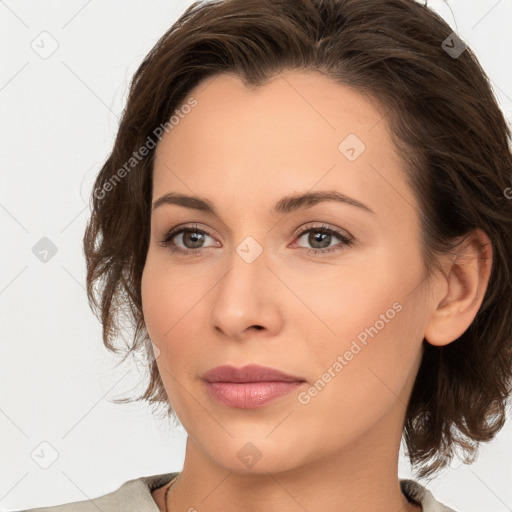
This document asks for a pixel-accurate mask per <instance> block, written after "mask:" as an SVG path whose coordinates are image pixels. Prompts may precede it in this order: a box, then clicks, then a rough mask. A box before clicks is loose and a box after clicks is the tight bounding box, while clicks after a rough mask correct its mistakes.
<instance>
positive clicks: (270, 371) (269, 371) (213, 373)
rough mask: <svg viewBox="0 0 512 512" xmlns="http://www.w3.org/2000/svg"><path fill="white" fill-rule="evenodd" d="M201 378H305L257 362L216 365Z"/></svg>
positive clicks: (225, 379) (264, 379)
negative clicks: (236, 366) (240, 365)
mask: <svg viewBox="0 0 512 512" xmlns="http://www.w3.org/2000/svg"><path fill="white" fill-rule="evenodd" d="M202 378H203V379H204V380H206V381H208V382H274V381H281V382H296V381H300V382H304V381H305V379H303V378H302V377H297V376H295V375H289V374H287V373H284V372H281V371H279V370H275V369H274V368H268V367H266V366H259V365H257V364H250V365H247V366H243V367H242V368H235V367H234V366H229V365H224V366H216V367H215V368H212V369H211V370H208V371H207V372H206V373H204V374H203V376H202Z"/></svg>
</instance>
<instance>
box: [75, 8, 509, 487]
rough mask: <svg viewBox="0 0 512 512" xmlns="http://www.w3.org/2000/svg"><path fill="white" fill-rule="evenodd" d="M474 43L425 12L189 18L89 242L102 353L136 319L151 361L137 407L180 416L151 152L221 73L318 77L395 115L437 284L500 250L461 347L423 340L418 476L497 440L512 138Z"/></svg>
mask: <svg viewBox="0 0 512 512" xmlns="http://www.w3.org/2000/svg"><path fill="white" fill-rule="evenodd" d="M447 41H448V43H447ZM461 45H462V42H461V40H460V39H458V38H457V36H456V35H455V34H453V33H452V29H451V28H450V27H449V25H448V24H447V23H446V22H445V21H444V20H443V19H442V18H440V17H439V16H438V15H437V14H435V13H434V12H433V11H432V10H430V9H429V8H428V6H426V5H422V4H420V3H418V2H416V1H414V0H221V1H209V2H205V1H199V2H195V3H194V4H192V5H191V6H189V7H188V8H187V10H186V11H185V12H184V13H183V14H182V16H181V17H180V18H179V19H178V21H177V22H176V23H174V24H173V25H172V26H171V28H169V30H168V31H167V32H166V33H165V34H164V35H163V36H162V37H161V38H160V39H159V40H158V41H157V43H156V44H155V46H154V47H153V48H152V49H151V51H150V52H149V53H148V55H147V56H146V57H145V58H144V60H143V62H142V64H141V65H140V67H139V68H138V69H137V71H136V72H135V75H134V76H133V79H132V82H131V84H130V90H129V95H128V99H127V103H126V107H125V109H124V111H123V114H122V118H121V121H120V124H119V128H118V132H117V136H116V139H115V142H114V145H113V149H112V152H111V154H110V155H109V156H108V158H107V160H106V161H105V163H104V165H103V166H102V168H101V170H100V172H99V174H98V175H97V178H96V181H95V184H94V191H93V193H92V195H91V201H90V205H91V215H90V219H89V221H88V223H87V227H86V231H85V234H84V239H83V247H84V252H85V256H86V264H87V276H86V281H87V294H88V299H89V304H90V306H91V308H92V310H93V311H94V313H95V314H96V315H97V317H98V318H99V320H100V321H101V323H102V326H103V342H104V344H105V346H106V347H107V348H108V349H109V350H112V351H114V352H119V351H120V349H119V347H118V346H117V345H116V340H117V339H118V337H119V334H120V333H121V330H122V322H121V317H122V315H123V314H125V315H126V316H127V318H128V319H129V320H130V322H131V327H132V330H133V333H132V339H131V341H130V343H129V346H128V350H127V351H126V353H125V358H126V357H127V356H128V355H129V354H130V353H133V354H138V357H142V358H143V361H144V365H145V367H147V370H148V373H149V382H148V384H147V387H146V389H145V391H144V393H143V394H141V395H140V396H139V397H137V398H135V399H134V400H144V401H147V402H148V403H150V404H153V405H158V404H159V405H162V404H163V405H166V411H167V413H168V414H169V415H172V414H173V410H172V407H171V405H170V402H169V400H168V397H167V394H166V392H165V389H164V386H163V383H162V380H161V378H160V374H159V371H158V367H157V364H156V361H155V358H154V355H153V349H152V344H151V341H150V340H149V337H148V334H147V331H146V329H145V324H144V316H143V312H142V301H141V278H142V271H143V268H144V264H145V259H146V254H147V250H148V243H149V232H150V228H149V226H150V224H149V221H150V213H151V194H152V166H153V156H154V145H155V144H154V143H153V145H152V146H153V147H151V146H150V144H149V143H148V141H149V140H150V139H151V140H152V137H154V135H155V133H156V132H157V131H158V127H160V132H159V133H162V127H164V128H165V127H168V126H169V120H170V119H171V116H172V115H173V114H175V113H176V112H177V111H178V108H179V107H180V106H181V105H182V104H183V103H184V101H185V100H186V98H187V95H188V94H189V93H190V91H191V90H192V89H193V88H195V87H196V86H197V85H198V84H199V83H200V82H201V81H202V80H204V79H205V78H207V77H209V76H212V75H215V74H219V73H231V74H236V75H237V76H238V77H239V78H240V79H241V80H242V81H243V83H244V84H246V85H247V86H251V87H258V86H261V85H263V84H265V83H266V82H267V81H268V80H269V79H271V78H272V77H273V76H275V75H276V74H278V73H279V72H280V71H282V70H285V69H296V70H315V71H319V72H320V73H322V74H323V75H325V76H327V77H329V78H331V79H333V80H335V81H336V82H337V83H340V84H343V85H345V86H349V87H352V88H354V89H355V90H357V91H359V92H360V93H362V94H364V95H365V96H366V97H367V98H369V99H370V100H372V101H374V102H375V103H376V104H377V105H379V106H381V107H382V108H383V111H384V112H385V118H386V120H387V122H388V123H389V126H390V129H391V132H392V138H393V143H394V144H395V146H396V148H397V151H398V154H399V155H401V157H402V159H403V161H404V163H405V168H406V175H407V176H406V178H407V180H408V183H409V184H410V186H411V190H413V193H414V194H415V197H416V198H417V200H418V204H419V205H420V212H419V213H420V218H421V235H422V255H423V260H424V263H425V268H426V269H427V270H428V272H429V273H430V272H432V271H433V270H434V269H436V268H438V259H437V256H439V255H440V254H443V253H447V252H449V251H451V250H453V248H454V241H455V240H456V239H457V238H459V237H461V236H464V235H467V234H469V233H470V232H471V231H472V230H473V229H474V228H481V229H482V230H483V231H484V232H485V233H486V234H487V235H488V237H489V238H490V240H491V243H492V253H493V265H492V271H491V276H490V282H489V285H488V287H487V290H486V293H485V296H484V299H483V303H482V305H481V307H480V309H479V311H478V313H477V315H476V317H475V319H474V320H473V322H472V323H471V325H470V326H469V328H468V329H467V330H466V331H465V332H464V333H463V334H462V335H461V336H460V338H458V339H457V340H455V341H454V342H452V343H450V344H448V345H446V346H441V347H437V346H432V345H430V344H429V343H427V342H426V340H424V342H423V343H424V354H423V359H422V362H421V365H420V368H419V371H418V374H417V377H416V381H415V384H414V387H413V390H412V394H411V397H410V401H409V404H408V407H407V411H406V416H405V422H404V431H403V440H404V441H405V445H406V449H407V455H408V457H409V459H410V461H411V464H412V465H413V467H416V469H417V474H418V476H420V477H427V476H430V475H433V474H434V473H435V472H437V471H438V470H439V469H441V468H442V467H444V466H445V465H446V464H447V462H448V461H449V460H450V458H451V457H452V456H453V454H454V453H455V452H454V450H455V449H456V448H457V447H459V448H461V449H462V451H463V452H464V454H465V456H466V460H467V461H469V459H470V457H471V456H474V455H475V454H476V450H477V447H478V443H479V442H482V441H489V440H491V439H492V438H493V437H494V436H495V435H496V433H497V432H498V431H499V430H500V429H501V427H502V426H503V424H504V422H505V418H506V408H507V398H508V397H509V396H510V394H511V381H512V377H511V375H512V333H511V325H512V293H511V291H512V236H511V235H512V229H511V223H512V199H511V198H512V182H511V169H512V154H511V146H510V141H511V134H510V129H509V127H508V126H507V123H506V121H505V118H504V116H503V114H502V112H501V110H500V108H499V106H498V104H497V102H496V99H495V97H494V95H493V92H492V87H491V84H490V81H489V79H488V77H487V75H486V74H485V72H484V71H483V70H482V68H481V66H480V64H479V62H478V60H477V58H476V57H475V55H474V53H473V52H472V51H471V49H470V48H469V47H467V48H465V49H463V51H462V53H460V55H454V54H453V52H451V53H450V52H449V48H453V47H456V48H459V49H461ZM462 48H464V46H462ZM144 147H145V148H146V150H145V151H143V149H142V148H144ZM141 154H143V156H141ZM127 163H129V165H128V166H127ZM119 401H120V402H124V401H133V400H132V399H123V400H119Z"/></svg>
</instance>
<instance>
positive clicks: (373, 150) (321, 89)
mask: <svg viewBox="0 0 512 512" xmlns="http://www.w3.org/2000/svg"><path fill="white" fill-rule="evenodd" d="M188 98H194V99H195V100H196V102H197V104H196V106H195V107H193V108H192V109H190V110H189V112H188V113H187V114H186V115H182V116H181V118H180V121H179V123H177V124H176V125H174V126H173V128H172V129H171V130H170V131H169V133H167V134H165V135H164V137H163V138H162V140H161V142H159V144H158V146H157V149H156V155H155V164H154V176H153V178H154V181H153V190H154V192H153V196H154V198H155V197H157V196H158V195H159V194H164V193H166V192H168V191H169V190H171V189H172V190H179V191H181V192H183V193H187V194H191V193H192V194H194V193H195V194H197V195H201V196H203V197H211V198H212V200H213V201H214V202H217V201H216V198H218V200H219V202H220V201H225V200H229V199H233V197H236V196H240V195H245V196H246V200H247V202H246V204H250V203H251V201H256V199H255V198H258V200H259V201H261V200H262V199H265V200H268V201H269V203H270V201H271V199H277V198H278V197H280V196H281V195H284V194H285V193H289V192H290V191H291V190H295V191H305V190H310V189H312V188H315V189H321V188H325V189H327V188H338V189H339V190H340V191H342V192H343V193H346V194H348V195H352V196H353V197H356V198H358V199H363V198H367V201H365V202H367V203H368V202H371V200H372V199H373V200H379V201H380V202H381V203H382V204H381V207H382V208H385V207H386V206H393V204H395V205H396V203H397V197H398V196H401V198H402V199H401V200H402V201H404V200H405V202H406V203H407V202H408V203H409V205H410V204H412V203H413V199H412V196H411V192H410V190H409V189H408V186H407V184H406V181H405V179H404V174H403V169H402V167H403V163H402V160H401V159H400V157H399V155H398V154H397V153H396V150H395V147H394V145H393V144H392V142H391V137H390V131H389V126H388V123H387V120H386V118H385V113H384V112H385V110H384V109H383V108H382V107H380V106H379V105H378V104H377V103H376V102H374V101H370V100H369V99H368V98H366V97H364V96H363V95H362V94H360V93H358V92H357V91H355V90H353V89H351V88H349V87H347V86H345V85H341V84H338V83H336V82H334V81H333V80H331V79H330V78H328V77H325V76H324V75H321V74H320V73H318V72H313V71H308V72H306V71H288V72H286V73H285V72H283V73H281V74H279V75H277V76H276V77H274V78H273V79H272V80H271V81H269V82H268V83H266V84H265V85H262V86H260V87H246V86H245V85H244V84H243V82H242V81H241V80H240V79H239V78H238V77H236V76H234V75H228V74H222V75H216V76H213V77H210V78H208V79H207V80H205V81H204V82H202V83H201V84H200V85H199V86H198V87H196V88H195V89H194V90H193V91H191V93H190V94H189V95H188ZM379 196H380V197H379ZM384 203H387V205H386V204H384ZM401 206H404V205H403V204H402V205H401Z"/></svg>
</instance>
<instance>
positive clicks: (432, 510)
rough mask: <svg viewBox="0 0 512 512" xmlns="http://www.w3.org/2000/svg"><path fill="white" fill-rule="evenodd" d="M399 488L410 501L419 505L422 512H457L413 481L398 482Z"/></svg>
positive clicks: (403, 480)
mask: <svg viewBox="0 0 512 512" xmlns="http://www.w3.org/2000/svg"><path fill="white" fill-rule="evenodd" d="M400 488H401V489H402V492H403V493H404V494H405V495H406V496H407V497H408V498H409V499H410V501H414V502H415V503H417V504H418V505H420V504H421V507H422V510H423V512H457V511H456V510H454V509H453V508H450V507H447V506H446V505H443V504H442V503H441V502H439V501H437V500H436V499H435V498H434V496H433V495H432V493H431V492H430V491H429V490H428V489H427V488H426V487H424V486H423V485H421V484H420V483H419V482H416V481H415V480H409V479H402V480H400Z"/></svg>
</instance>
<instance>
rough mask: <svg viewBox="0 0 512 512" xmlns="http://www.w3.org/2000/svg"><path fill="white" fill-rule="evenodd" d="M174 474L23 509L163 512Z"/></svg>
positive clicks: (421, 499) (426, 494) (412, 484)
mask: <svg viewBox="0 0 512 512" xmlns="http://www.w3.org/2000/svg"><path fill="white" fill-rule="evenodd" d="M178 474H179V472H175V473H162V474H160V475H150V476H142V477H140V478H134V479H132V480H128V481H126V482H125V483H124V484H123V485H121V486H120V487H119V488H118V489H116V490H115V491H112V492H109V493H108V494H104V495H103V496H98V497H97V498H93V499H91V500H84V501H75V502H73V503H64V504H62V505H55V506H53V507H43V508H31V509H27V510H22V511H20V512H128V511H137V512H160V509H159V508H158V506H157V504H156V503H155V501H154V500H153V497H152V496H151V491H152V490H153V489H156V488H158V487H162V486H163V485H165V484H167V483H169V482H170V481H171V478H173V477H174V476H175V475H178ZM400 487H401V489H402V492H403V493H404V494H405V495H406V496H407V497H408V498H409V500H410V501H412V502H415V503H416V504H418V505H419V504H421V506H422V509H423V512H456V511H455V510H454V509H452V508H449V507H447V506H445V505H443V504H442V503H440V502H439V501H437V500H436V499H435V498H434V496H433V495H432V493H431V492H430V491H429V490H428V489H426V488H425V487H424V486H422V485H421V484H420V483H418V482H416V481H415V480H405V479H402V480H400Z"/></svg>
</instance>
